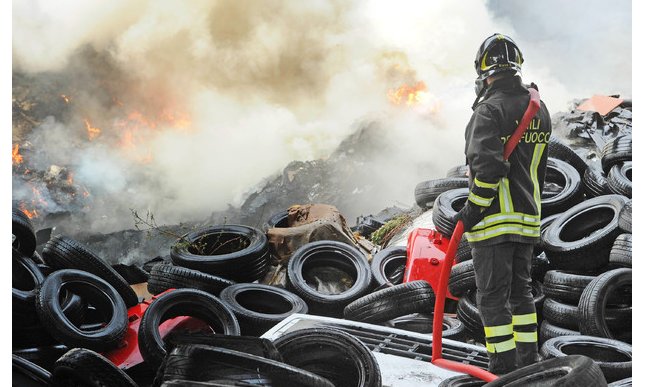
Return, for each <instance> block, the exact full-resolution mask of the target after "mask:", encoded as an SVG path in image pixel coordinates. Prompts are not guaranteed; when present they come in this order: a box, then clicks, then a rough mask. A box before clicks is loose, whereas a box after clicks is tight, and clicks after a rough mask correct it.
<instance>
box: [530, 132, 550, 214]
mask: <svg viewBox="0 0 645 387" xmlns="http://www.w3.org/2000/svg"><path fill="white" fill-rule="evenodd" d="M545 148H546V144H536V145H535V148H534V149H533V158H532V160H531V180H532V181H533V200H535V205H536V206H537V210H538V214H540V213H541V212H542V197H541V194H540V183H539V182H538V166H539V165H540V160H542V153H544V149H545Z"/></svg>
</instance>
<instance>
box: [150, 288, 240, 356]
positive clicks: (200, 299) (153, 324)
mask: <svg viewBox="0 0 645 387" xmlns="http://www.w3.org/2000/svg"><path fill="white" fill-rule="evenodd" d="M177 316H191V317H197V318H199V319H201V320H202V321H203V322H204V323H206V324H208V325H210V326H211V328H215V329H218V330H219V331H220V332H219V333H223V334H226V335H233V336H239V334H240V325H239V324H238V322H237V319H236V318H235V315H234V314H233V312H232V311H231V310H230V309H228V308H227V307H226V305H224V304H223V303H222V302H221V301H220V300H219V299H217V298H216V297H215V296H213V295H211V294H208V293H206V292H204V291H201V290H196V289H177V290H173V291H171V292H169V293H166V294H164V295H162V296H160V297H159V298H157V299H156V300H154V301H153V302H152V304H150V306H149V307H148V309H146V311H145V312H144V314H143V317H142V318H141V324H140V325H139V334H138V335H139V350H140V351H141V356H142V357H143V360H144V361H145V362H146V363H148V364H149V365H150V366H151V367H152V368H156V367H158V366H159V364H161V361H162V359H163V358H164V356H165V355H166V349H165V344H164V342H163V340H162V339H161V335H160V333H159V325H160V324H161V323H162V322H163V321H165V320H168V319H171V318H173V317H177Z"/></svg>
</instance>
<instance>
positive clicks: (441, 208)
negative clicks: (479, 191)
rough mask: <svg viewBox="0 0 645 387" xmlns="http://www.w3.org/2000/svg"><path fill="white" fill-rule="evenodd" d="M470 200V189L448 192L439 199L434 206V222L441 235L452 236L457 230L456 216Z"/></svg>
mask: <svg viewBox="0 0 645 387" xmlns="http://www.w3.org/2000/svg"><path fill="white" fill-rule="evenodd" d="M466 200H468V188H457V189H453V190H450V191H446V192H444V193H442V194H441V195H439V196H438V197H437V200H435V202H434V205H433V206H432V222H433V224H434V225H435V227H436V228H437V231H439V232H440V233H441V234H443V235H445V236H448V237H449V236H451V235H452V232H453V231H454V229H455V225H456V222H454V221H453V218H454V216H455V215H456V214H457V212H459V210H461V209H462V208H463V207H464V205H465V204H466Z"/></svg>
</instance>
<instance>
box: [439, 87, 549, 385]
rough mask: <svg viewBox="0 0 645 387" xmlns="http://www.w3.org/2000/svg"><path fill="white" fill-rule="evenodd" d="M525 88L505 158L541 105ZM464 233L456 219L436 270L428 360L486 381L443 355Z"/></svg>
mask: <svg viewBox="0 0 645 387" xmlns="http://www.w3.org/2000/svg"><path fill="white" fill-rule="evenodd" d="M528 90H529V94H530V99H529V105H528V107H527V108H526V111H525V112H524V115H523V116H522V120H521V121H520V123H519V124H518V126H517V128H516V129H515V131H514V132H513V135H512V136H511V137H510V138H509V139H508V141H507V142H506V145H505V146H504V160H508V157H509V156H510V155H511V153H512V152H513V150H514V149H515V147H516V146H517V144H518V143H519V141H520V139H521V138H522V136H523V135H524V132H525V131H526V129H527V128H528V126H529V123H530V122H531V120H532V119H533V117H534V116H535V115H536V114H537V112H538V110H539V109H540V94H539V93H538V91H537V89H535V88H532V87H531V88H529V89H528ZM463 233H464V224H463V222H462V221H461V220H459V221H458V222H457V225H456V226H455V230H454V231H453V233H452V237H451V238H450V243H449V244H448V250H447V251H446V258H445V261H444V263H443V266H442V268H441V273H440V274H439V285H438V286H437V294H436V295H435V304H434V317H433V321H432V360H431V362H432V364H434V365H436V366H438V367H441V368H445V369H448V370H453V371H457V372H463V373H466V374H468V375H471V376H474V377H476V378H478V379H481V380H484V381H486V382H491V381H493V380H495V379H497V378H498V376H497V375H495V374H492V373H490V372H488V371H486V370H484V369H481V368H479V367H476V366H474V365H470V364H463V363H459V362H456V361H452V360H447V359H444V358H443V357H442V333H443V329H442V327H443V308H444V304H445V301H446V290H447V288H448V278H449V277H450V269H451V268H452V263H453V261H454V259H455V253H456V251H457V246H458V245H459V242H460V241H461V237H462V235H463Z"/></svg>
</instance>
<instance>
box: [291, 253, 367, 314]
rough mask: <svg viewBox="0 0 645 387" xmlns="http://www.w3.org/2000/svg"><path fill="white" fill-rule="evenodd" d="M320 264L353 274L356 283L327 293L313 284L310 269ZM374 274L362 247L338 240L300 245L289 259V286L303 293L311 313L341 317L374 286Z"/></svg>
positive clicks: (296, 291)
mask: <svg viewBox="0 0 645 387" xmlns="http://www.w3.org/2000/svg"><path fill="white" fill-rule="evenodd" d="M317 267H333V268H336V269H339V270H341V271H343V272H344V273H346V274H347V275H350V276H351V277H352V280H353V281H354V283H353V284H352V285H351V287H350V288H349V289H347V290H346V291H344V292H341V293H339V294H325V293H322V292H319V291H318V290H317V289H314V288H313V287H311V286H310V285H309V283H313V282H314V281H313V279H311V278H309V270H308V269H311V268H314V269H315V268H317ZM371 278H372V273H371V270H370V267H369V264H368V263H367V259H366V258H365V256H364V255H363V253H361V252H360V251H359V250H357V249H356V248H355V247H353V246H350V245H348V244H346V243H342V242H337V241H317V242H311V243H307V244H305V245H303V246H301V247H300V248H298V249H297V250H296V251H295V252H294V253H293V254H292V255H291V258H290V259H289V265H288V267H287V280H288V281H287V285H288V288H289V289H290V290H291V291H293V292H294V293H295V294H297V295H298V296H300V297H301V298H302V299H303V300H305V302H306V303H307V306H309V313H311V314H318V315H323V316H330V317H341V316H342V314H343V309H344V308H345V306H347V305H348V304H349V303H350V302H352V301H354V300H356V299H358V298H360V297H362V296H364V295H365V294H366V293H367V292H368V290H369V287H370V283H371Z"/></svg>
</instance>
